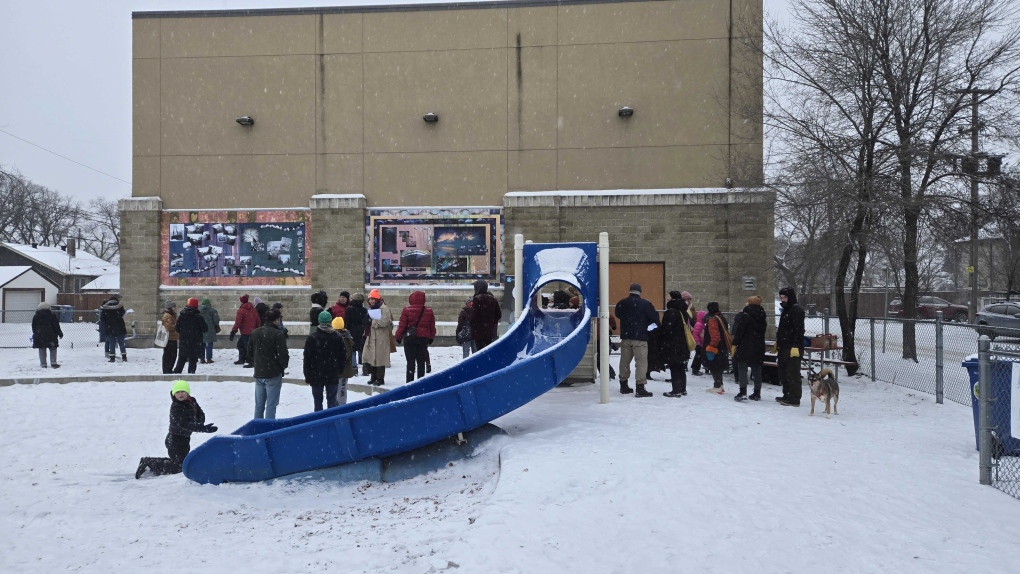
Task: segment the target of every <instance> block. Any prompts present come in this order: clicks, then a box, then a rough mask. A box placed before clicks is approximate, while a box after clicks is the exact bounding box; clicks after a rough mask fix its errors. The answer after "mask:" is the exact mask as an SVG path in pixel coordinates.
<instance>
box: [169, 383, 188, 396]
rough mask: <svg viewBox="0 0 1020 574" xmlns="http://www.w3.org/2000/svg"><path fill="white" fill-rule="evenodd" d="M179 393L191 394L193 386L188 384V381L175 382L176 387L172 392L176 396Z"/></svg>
mask: <svg viewBox="0 0 1020 574" xmlns="http://www.w3.org/2000/svg"><path fill="white" fill-rule="evenodd" d="M179 391H184V392H186V393H188V394H189V395H190V394H191V385H189V384H188V381H174V386H173V388H172V389H171V390H170V392H171V393H173V394H175V395H176V394H177V393H178V392H179Z"/></svg>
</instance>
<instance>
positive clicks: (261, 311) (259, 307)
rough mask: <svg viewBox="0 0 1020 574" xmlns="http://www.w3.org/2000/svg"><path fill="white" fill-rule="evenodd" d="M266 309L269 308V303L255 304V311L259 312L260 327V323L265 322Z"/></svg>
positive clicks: (260, 324)
mask: <svg viewBox="0 0 1020 574" xmlns="http://www.w3.org/2000/svg"><path fill="white" fill-rule="evenodd" d="M268 310H269V305H266V304H265V303H259V304H258V305H255V312H256V313H258V314H259V327H261V326H262V325H264V324H265V322H266V311H268ZM242 334H243V333H242Z"/></svg>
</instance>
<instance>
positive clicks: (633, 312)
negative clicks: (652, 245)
mask: <svg viewBox="0 0 1020 574" xmlns="http://www.w3.org/2000/svg"><path fill="white" fill-rule="evenodd" d="M615 311H616V312H615V314H616V318H617V320H619V322H620V393H622V394H628V393H633V392H634V389H632V388H630V385H628V384H627V379H628V378H629V377H630V361H631V358H633V359H634V370H635V379H636V380H637V392H636V393H635V396H638V397H650V396H652V393H650V392H648V391H646V390H645V381H646V380H647V374H648V327H649V325H655V326H656V327H658V326H659V314H658V313H657V312H656V311H655V307H654V306H653V305H652V304H651V302H649V301H648V300H647V299H642V298H641V285H640V284H638V283H631V285H630V294H629V295H628V296H627V297H625V298H623V299H621V300H620V302H619V303H617V304H616V309H615Z"/></svg>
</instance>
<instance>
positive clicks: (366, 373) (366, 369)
mask: <svg viewBox="0 0 1020 574" xmlns="http://www.w3.org/2000/svg"><path fill="white" fill-rule="evenodd" d="M361 376H363V377H372V379H375V375H374V374H373V373H372V365H366V364H364V363H362V364H361Z"/></svg>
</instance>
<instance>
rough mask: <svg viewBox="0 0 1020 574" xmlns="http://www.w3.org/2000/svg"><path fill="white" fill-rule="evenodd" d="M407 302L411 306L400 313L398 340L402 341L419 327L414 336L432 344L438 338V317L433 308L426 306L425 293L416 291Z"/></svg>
mask: <svg viewBox="0 0 1020 574" xmlns="http://www.w3.org/2000/svg"><path fill="white" fill-rule="evenodd" d="M407 300H408V302H409V303H411V304H410V305H408V306H407V307H404V310H403V311H401V312H400V323H399V325H398V326H397V332H396V337H397V340H398V341H402V340H403V339H404V335H405V334H407V333H409V332H410V331H409V330H410V329H411V328H412V327H414V326H415V325H417V326H418V328H417V329H416V330H415V331H414V333H413V334H415V335H417V336H418V337H419V338H420V339H424V340H425V341H428V342H429V343H431V342H432V340H433V339H435V338H436V316H435V314H434V313H433V312H432V307H429V306H428V305H426V304H425V292H424V291H415V292H414V293H411V296H410V297H408V298H407Z"/></svg>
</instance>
